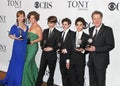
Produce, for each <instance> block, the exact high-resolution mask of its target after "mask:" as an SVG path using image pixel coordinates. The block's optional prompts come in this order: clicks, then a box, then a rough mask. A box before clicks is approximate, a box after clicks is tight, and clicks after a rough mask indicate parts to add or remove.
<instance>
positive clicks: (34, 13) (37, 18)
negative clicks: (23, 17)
mask: <svg viewBox="0 0 120 86" xmlns="http://www.w3.org/2000/svg"><path fill="white" fill-rule="evenodd" d="M31 16H34V17H35V19H36V21H38V20H39V16H40V15H39V14H38V13H37V12H36V11H31V12H29V13H28V15H27V18H28V19H30V17H31Z"/></svg>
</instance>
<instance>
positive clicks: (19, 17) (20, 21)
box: [17, 14, 25, 23]
mask: <svg viewBox="0 0 120 86" xmlns="http://www.w3.org/2000/svg"><path fill="white" fill-rule="evenodd" d="M24 20H25V16H24V14H19V15H18V17H17V21H18V22H19V23H22V22H24Z"/></svg>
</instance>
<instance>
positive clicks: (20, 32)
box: [18, 30, 23, 39]
mask: <svg viewBox="0 0 120 86" xmlns="http://www.w3.org/2000/svg"><path fill="white" fill-rule="evenodd" d="M19 34H20V36H19V37H18V38H19V39H23V36H22V31H21V30H19Z"/></svg>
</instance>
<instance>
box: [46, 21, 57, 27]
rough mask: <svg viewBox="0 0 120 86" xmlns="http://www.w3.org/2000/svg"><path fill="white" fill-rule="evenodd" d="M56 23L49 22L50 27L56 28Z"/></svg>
mask: <svg viewBox="0 0 120 86" xmlns="http://www.w3.org/2000/svg"><path fill="white" fill-rule="evenodd" d="M55 25H56V23H53V22H48V27H49V28H54V27H55Z"/></svg>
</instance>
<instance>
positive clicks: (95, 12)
mask: <svg viewBox="0 0 120 86" xmlns="http://www.w3.org/2000/svg"><path fill="white" fill-rule="evenodd" d="M94 14H100V16H101V17H103V14H102V12H100V11H97V10H96V11H94V12H93V13H92V15H91V17H92V18H93V15H94Z"/></svg>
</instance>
